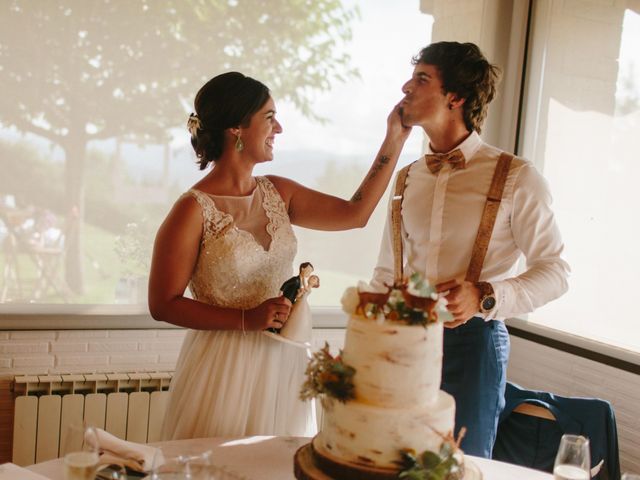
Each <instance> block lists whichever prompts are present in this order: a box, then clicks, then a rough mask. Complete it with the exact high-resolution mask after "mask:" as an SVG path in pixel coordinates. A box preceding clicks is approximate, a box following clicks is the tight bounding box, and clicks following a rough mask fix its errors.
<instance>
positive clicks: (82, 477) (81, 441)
mask: <svg viewBox="0 0 640 480" xmlns="http://www.w3.org/2000/svg"><path fill="white" fill-rule="evenodd" d="M63 435H64V437H63V438H62V450H61V452H60V453H61V455H63V457H64V459H63V463H64V480H93V479H94V478H95V476H96V470H97V468H98V459H99V456H100V451H99V446H98V435H97V433H96V430H95V428H93V427H88V426H86V425H84V424H70V425H68V426H67V428H66V429H65V431H64V432H63Z"/></svg>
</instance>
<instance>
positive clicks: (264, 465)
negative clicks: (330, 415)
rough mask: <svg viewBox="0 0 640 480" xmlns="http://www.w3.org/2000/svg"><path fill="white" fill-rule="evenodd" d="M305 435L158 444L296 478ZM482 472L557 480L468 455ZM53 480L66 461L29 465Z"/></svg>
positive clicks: (245, 471) (238, 468)
mask: <svg viewBox="0 0 640 480" xmlns="http://www.w3.org/2000/svg"><path fill="white" fill-rule="evenodd" d="M309 441H310V439H309V438H302V437H266V436H255V437H246V438H240V439H228V438H201V439H195V440H179V441H173V442H162V443H158V444H154V445H162V446H179V448H181V449H184V450H185V451H186V450H190V451H205V450H212V452H213V463H214V464H215V465H217V466H220V467H222V468H224V470H225V471H227V472H229V473H233V474H236V475H238V476H239V477H241V478H242V477H244V478H246V479H247V480H264V479H268V480H293V479H294V478H295V477H294V476H293V455H294V454H295V452H296V450H297V449H298V448H299V447H301V446H302V445H304V444H306V443H309ZM468 457H469V458H470V459H471V461H472V462H473V463H475V464H476V465H477V466H478V467H479V468H480V470H481V471H482V474H483V477H484V480H514V479H518V480H553V476H552V475H550V474H548V473H543V472H539V471H537V470H530V469H528V468H522V467H518V466H515V465H510V464H508V463H502V462H496V461H494V460H486V459H484V458H477V457H473V456H468ZM28 469H29V470H31V471H33V472H36V473H39V474H41V475H44V476H45V477H48V478H50V479H52V480H63V473H62V461H61V460H59V459H58V460H51V461H48V462H43V463H38V464H35V465H31V466H30V467H28Z"/></svg>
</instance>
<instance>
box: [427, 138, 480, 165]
mask: <svg viewBox="0 0 640 480" xmlns="http://www.w3.org/2000/svg"><path fill="white" fill-rule="evenodd" d="M481 146H482V139H481V138H480V135H478V132H476V131H475V130H474V131H473V132H471V133H470V134H469V136H467V138H465V139H464V140H463V141H462V142H461V143H459V144H458V145H456V146H455V147H453V148H452V149H451V150H449V152H453V151H454V150H455V149H458V148H459V149H460V151H462V154H463V155H464V159H465V161H467V162H469V161H470V160H471V159H472V158H473V156H474V155H475V154H476V152H477V151H478V150H479V149H480V147H481ZM449 152H439V153H449ZM427 153H435V152H434V151H433V150H431V143H429V144H428V145H427Z"/></svg>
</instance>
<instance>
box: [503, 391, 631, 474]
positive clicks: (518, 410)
mask: <svg viewBox="0 0 640 480" xmlns="http://www.w3.org/2000/svg"><path fill="white" fill-rule="evenodd" d="M505 399H506V406H505V409H504V411H503V412H502V414H501V415H500V421H499V424H498V434H497V437H496V444H495V446H494V449H493V458H494V459H495V460H500V461H504V462H509V463H514V464H517V465H522V466H525V467H529V468H535V469H537V470H543V471H546V472H550V473H551V472H552V471H553V462H554V460H555V456H556V453H557V451H558V446H559V445H560V438H561V437H562V435H563V434H565V433H572V434H576V435H584V436H586V437H588V438H589V441H590V447H591V466H592V470H591V473H592V477H593V478H595V479H598V480H619V478H620V459H619V453H618V435H617V429H616V421H615V415H614V411H613V408H612V407H611V404H610V403H609V402H607V401H605V400H601V399H597V398H580V397H561V396H559V395H554V394H552V393H548V392H540V391H534V390H525V389H523V388H522V387H520V386H518V385H516V384H514V383H510V382H507V387H506V392H505Z"/></svg>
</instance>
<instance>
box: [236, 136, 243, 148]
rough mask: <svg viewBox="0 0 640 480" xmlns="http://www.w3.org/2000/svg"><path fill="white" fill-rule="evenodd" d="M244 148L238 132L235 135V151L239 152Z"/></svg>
mask: <svg viewBox="0 0 640 480" xmlns="http://www.w3.org/2000/svg"><path fill="white" fill-rule="evenodd" d="M243 149H244V142H243V141H242V138H240V134H239V133H238V135H237V136H236V151H238V152H241V151H242V150H243Z"/></svg>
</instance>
